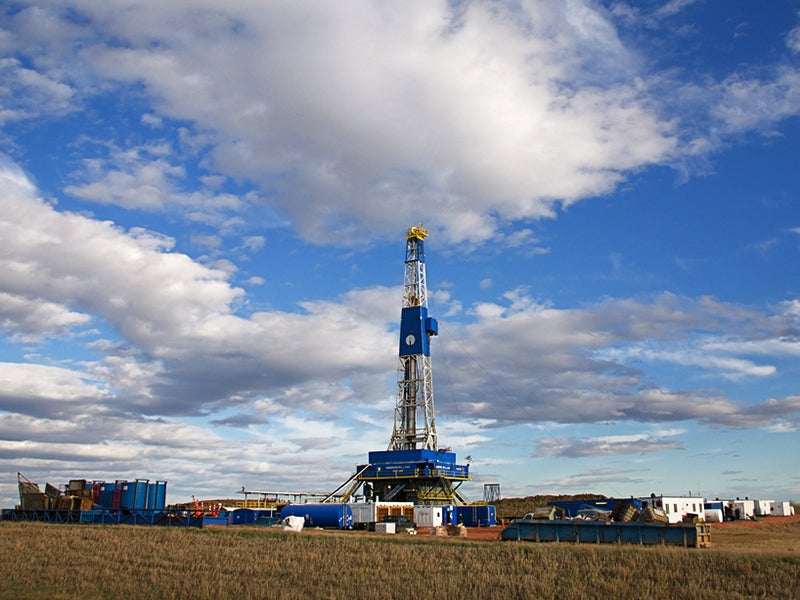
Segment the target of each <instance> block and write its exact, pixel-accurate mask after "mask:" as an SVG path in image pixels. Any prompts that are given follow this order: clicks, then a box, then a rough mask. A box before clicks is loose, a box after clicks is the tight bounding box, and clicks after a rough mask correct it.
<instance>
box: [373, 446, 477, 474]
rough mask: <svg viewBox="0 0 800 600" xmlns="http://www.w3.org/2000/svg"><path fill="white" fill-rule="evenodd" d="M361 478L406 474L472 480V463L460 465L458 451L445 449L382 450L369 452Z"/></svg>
mask: <svg viewBox="0 0 800 600" xmlns="http://www.w3.org/2000/svg"><path fill="white" fill-rule="evenodd" d="M362 469H365V470H364V471H363V472H362V473H361V474H360V476H359V478H360V479H397V478H405V477H414V478H435V477H447V478H449V479H469V465H457V464H456V454H455V452H446V451H444V450H382V451H375V452H370V453H369V465H359V466H358V467H357V470H358V471H361V470H362Z"/></svg>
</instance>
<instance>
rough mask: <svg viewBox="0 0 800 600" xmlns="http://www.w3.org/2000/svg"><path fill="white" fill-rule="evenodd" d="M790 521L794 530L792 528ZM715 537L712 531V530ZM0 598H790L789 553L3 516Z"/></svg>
mask: <svg viewBox="0 0 800 600" xmlns="http://www.w3.org/2000/svg"><path fill="white" fill-rule="evenodd" d="M797 532H798V530H797V529H794V530H793V532H790V534H791V533H794V534H796V533H797ZM712 539H713V534H712ZM0 560H2V564H3V565H5V569H4V574H3V577H2V578H0V598H15V599H17V598H64V599H67V598H69V599H75V598H80V599H81V600H89V599H93V598H209V599H211V598H213V599H218V598H237V599H240V600H244V599H248V598H281V599H284V598H286V599H290V598H298V599H299V598H348V599H353V598H364V599H370V600H372V599H380V598H403V599H409V600H410V599H414V600H418V599H424V598H437V599H455V598H458V599H465V598H481V599H485V598H544V599H546V598H559V599H565V600H569V599H572V598H575V599H578V598H580V599H584V598H604V599H606V598H645V597H646V598H725V599H726V600H730V599H736V598H754V597H755V598H789V597H795V594H796V593H797V592H796V590H797V588H798V584H800V560H798V557H797V556H796V555H790V556H784V555H781V554H772V553H769V552H763V551H762V552H753V553H746V552H720V551H717V550H715V549H710V550H699V549H684V548H662V547H659V548H648V547H644V548H643V547H635V546H621V547H617V546H588V545H587V546H580V545H566V544H564V545H555V544H535V543H525V542H523V543H517V542H499V541H477V540H469V539H467V540H464V539H456V538H436V537H434V536H425V535H419V536H383V535H377V534H366V533H362V532H329V531H304V532H302V533H299V534H292V533H284V532H282V531H280V530H278V529H275V528H269V529H268V528H255V527H247V528H239V527H237V528H219V529H204V530H199V529H182V528H159V527H131V526H96V525H48V524H41V523H12V522H4V523H0Z"/></svg>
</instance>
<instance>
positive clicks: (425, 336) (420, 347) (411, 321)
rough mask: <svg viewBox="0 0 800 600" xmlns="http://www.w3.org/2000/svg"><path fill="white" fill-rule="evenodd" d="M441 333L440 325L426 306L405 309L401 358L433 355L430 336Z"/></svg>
mask: <svg viewBox="0 0 800 600" xmlns="http://www.w3.org/2000/svg"><path fill="white" fill-rule="evenodd" d="M438 333H439V323H438V322H437V321H436V319H434V318H433V317H429V316H428V309H427V308H425V307H424V306H411V307H408V308H404V309H403V310H402V312H401V315H400V356H412V355H415V354H423V355H425V356H430V355H431V348H430V336H432V335H437V334H438Z"/></svg>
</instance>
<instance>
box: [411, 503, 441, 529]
mask: <svg viewBox="0 0 800 600" xmlns="http://www.w3.org/2000/svg"><path fill="white" fill-rule="evenodd" d="M442 516H443V507H441V506H415V507H414V522H415V523H416V524H417V527H440V526H441V525H443V524H444V523H443V521H442Z"/></svg>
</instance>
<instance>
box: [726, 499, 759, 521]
mask: <svg viewBox="0 0 800 600" xmlns="http://www.w3.org/2000/svg"><path fill="white" fill-rule="evenodd" d="M728 506H729V507H730V510H731V512H732V513H733V518H734V519H752V518H753V517H754V516H755V514H756V503H755V500H749V499H748V498H745V499H744V500H740V499H739V498H737V499H736V500H731V501H730V502H728Z"/></svg>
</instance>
